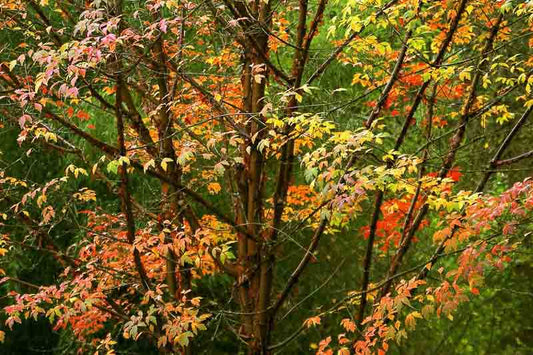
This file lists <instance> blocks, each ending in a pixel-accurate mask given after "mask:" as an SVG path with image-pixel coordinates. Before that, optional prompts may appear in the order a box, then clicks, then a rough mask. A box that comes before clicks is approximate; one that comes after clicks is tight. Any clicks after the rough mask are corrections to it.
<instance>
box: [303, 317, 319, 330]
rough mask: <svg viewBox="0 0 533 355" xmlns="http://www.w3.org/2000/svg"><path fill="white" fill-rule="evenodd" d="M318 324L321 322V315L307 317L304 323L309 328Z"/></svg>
mask: <svg viewBox="0 0 533 355" xmlns="http://www.w3.org/2000/svg"><path fill="white" fill-rule="evenodd" d="M318 324H320V317H319V316H315V317H311V318H307V319H306V320H305V321H304V325H305V326H306V327H307V328H311V327H312V326H315V325H318Z"/></svg>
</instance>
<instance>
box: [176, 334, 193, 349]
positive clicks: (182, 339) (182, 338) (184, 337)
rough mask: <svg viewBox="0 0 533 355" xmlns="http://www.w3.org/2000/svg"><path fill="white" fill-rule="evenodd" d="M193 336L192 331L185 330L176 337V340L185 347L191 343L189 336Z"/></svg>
mask: <svg viewBox="0 0 533 355" xmlns="http://www.w3.org/2000/svg"><path fill="white" fill-rule="evenodd" d="M192 336H193V333H191V332H184V333H181V334H180V335H178V336H177V337H175V338H174V342H175V343H178V344H180V345H181V346H183V347H186V346H187V345H189V338H191V337H192Z"/></svg>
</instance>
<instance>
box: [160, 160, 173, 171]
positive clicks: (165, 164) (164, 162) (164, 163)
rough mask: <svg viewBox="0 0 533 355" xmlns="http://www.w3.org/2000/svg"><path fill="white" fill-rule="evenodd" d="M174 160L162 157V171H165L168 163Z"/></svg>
mask: <svg viewBox="0 0 533 355" xmlns="http://www.w3.org/2000/svg"><path fill="white" fill-rule="evenodd" d="M172 162H174V160H172V159H171V158H164V159H163V160H162V161H161V168H162V169H163V170H164V171H167V169H168V163H172Z"/></svg>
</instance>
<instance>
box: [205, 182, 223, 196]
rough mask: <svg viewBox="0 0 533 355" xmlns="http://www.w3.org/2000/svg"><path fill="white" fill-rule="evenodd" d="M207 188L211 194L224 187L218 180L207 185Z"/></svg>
mask: <svg viewBox="0 0 533 355" xmlns="http://www.w3.org/2000/svg"><path fill="white" fill-rule="evenodd" d="M207 190H208V191H209V193H210V194H211V195H216V194H218V193H219V192H220V190H222V187H221V186H220V184H219V183H218V182H212V183H210V184H209V185H207Z"/></svg>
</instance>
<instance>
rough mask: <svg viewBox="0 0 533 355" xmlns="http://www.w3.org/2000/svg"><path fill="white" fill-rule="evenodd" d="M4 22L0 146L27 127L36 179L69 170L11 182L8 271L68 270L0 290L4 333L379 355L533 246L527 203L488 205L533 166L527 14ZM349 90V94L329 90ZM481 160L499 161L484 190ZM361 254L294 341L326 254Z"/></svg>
mask: <svg viewBox="0 0 533 355" xmlns="http://www.w3.org/2000/svg"><path fill="white" fill-rule="evenodd" d="M1 9H2V15H1V16H2V17H1V25H0V29H1V31H2V37H3V39H4V40H5V41H4V42H5V43H6V45H5V48H4V49H3V51H2V52H1V54H0V55H1V71H0V79H1V81H0V85H1V86H0V90H1V91H2V95H3V96H2V97H1V100H2V102H3V105H2V109H1V110H2V117H3V124H2V129H3V130H12V129H13V127H18V130H19V133H18V138H17V142H18V144H19V146H20V147H21V148H20V149H22V150H24V153H25V155H26V156H25V157H24V158H22V159H28V160H39V159H42V156H43V154H44V153H43V152H46V154H56V155H59V156H61V157H63V158H64V159H66V160H67V161H68V163H69V164H68V165H66V167H65V170H64V172H63V171H61V172H60V173H57V174H55V175H54V176H50V177H47V178H46V179H43V180H42V181H32V180H31V179H30V178H28V177H27V175H25V174H24V173H23V172H19V174H18V175H16V174H13V172H14V171H13V169H11V166H12V163H13V164H14V163H16V162H17V160H16V159H15V158H13V159H12V160H10V161H7V164H5V167H3V168H2V170H1V171H0V194H1V198H2V206H3V208H4V211H3V212H2V215H1V216H2V217H3V219H4V223H3V224H2V225H1V226H0V228H2V229H1V231H2V234H1V235H2V240H1V243H2V249H0V251H1V253H2V254H4V255H3V258H4V259H5V260H10V256H12V258H20V257H22V256H23V253H22V254H21V252H20V251H21V250H31V251H32V252H33V251H37V252H38V253H42V254H47V255H51V256H53V258H54V259H55V262H56V263H57V265H58V267H59V268H60V269H61V271H60V272H58V274H57V277H56V278H55V281H56V282H52V283H50V284H42V285H41V284H33V283H30V282H27V281H26V280H21V279H19V278H17V277H16V276H13V275H12V270H9V266H8V267H6V270H5V271H4V273H5V274H6V276H5V278H4V279H3V282H4V283H6V284H7V285H8V286H6V287H9V288H10V289H11V292H10V294H9V295H10V297H11V298H12V300H13V302H12V303H11V304H10V305H8V306H7V307H5V313H6V317H7V319H6V325H7V326H8V328H12V327H13V325H14V324H16V323H20V322H21V321H22V318H31V317H33V318H35V319H38V318H40V317H46V318H48V319H49V321H50V322H51V323H52V324H53V325H54V327H55V329H56V330H58V329H67V328H69V329H70V331H71V332H72V333H73V335H74V336H75V338H76V341H77V342H78V346H79V348H80V349H82V350H89V349H90V350H91V351H97V352H107V353H113V348H114V347H115V346H117V342H118V341H121V342H122V341H124V340H125V339H129V340H131V341H138V342H142V343H143V344H147V345H146V346H151V347H153V349H159V351H162V352H171V353H191V352H192V351H193V350H192V349H193V348H196V349H202V344H201V343H200V341H198V342H197V341H196V339H201V337H202V333H203V332H205V331H206V330H207V331H211V332H212V334H213V338H216V337H217V335H219V334H221V333H222V332H224V333H225V334H229V335H228V336H230V335H231V337H232V342H233V343H234V346H235V347H236V348H237V347H238V346H239V345H238V344H240V343H242V344H244V347H245V348H246V351H247V352H249V353H254V354H259V353H264V354H268V353H272V352H274V351H279V350H282V349H283V348H284V347H285V346H287V345H288V344H290V343H291V342H292V341H293V340H294V339H296V338H297V337H298V336H299V335H300V334H301V333H302V332H305V331H306V330H307V329H308V328H311V327H320V326H321V323H322V319H325V318H326V319H330V320H334V321H335V322H337V323H336V324H338V327H337V328H338V329H337V333H336V334H334V333H331V334H327V336H326V337H325V338H324V339H323V340H322V341H320V343H319V344H318V345H317V346H316V348H317V349H316V350H317V352H318V353H332V352H333V350H336V351H339V353H341V354H347V353H349V352H350V351H351V350H354V351H355V352H357V353H370V352H386V351H387V350H388V348H389V343H391V342H393V341H395V342H398V343H399V342H401V340H402V338H406V337H407V330H410V329H411V328H414V327H415V325H416V323H417V320H418V319H421V318H426V319H430V318H431V317H432V313H434V312H435V313H436V314H437V315H438V316H441V315H444V316H446V317H449V318H452V317H453V316H452V313H453V311H454V310H455V309H456V308H457V307H458V305H459V304H460V303H461V302H465V301H467V300H468V299H469V294H472V295H474V296H475V295H477V294H479V293H480V292H481V289H482V287H483V275H484V274H485V273H486V272H487V270H491V269H495V270H498V269H501V268H503V267H504V266H505V264H506V263H508V262H509V261H511V260H512V257H513V255H514V254H513V253H515V252H516V251H518V250H519V249H520V245H521V241H522V240H523V239H524V238H527V236H528V234H527V233H526V232H525V230H527V229H528V228H529V229H530V228H531V223H530V218H531V210H532V209H533V191H532V188H533V186H532V181H531V180H529V179H526V180H524V181H521V182H520V181H517V180H516V179H515V178H513V176H512V175H510V174H509V175H508V178H509V179H510V181H511V182H512V183H513V184H512V186H511V187H509V188H508V189H506V191H496V190H495V189H492V190H490V191H489V192H486V193H484V191H485V189H486V188H487V187H488V186H490V179H491V177H493V175H495V173H496V172H499V171H501V174H502V176H505V174H506V172H504V171H503V170H501V168H502V167H508V166H511V165H512V164H520V163H521V162H523V161H526V159H528V158H530V157H531V156H532V155H533V154H532V153H531V152H527V151H526V152H524V151H521V152H518V153H517V154H516V155H514V156H513V155H510V154H509V153H508V151H509V150H511V149H513V150H516V149H517V148H519V145H517V144H513V142H514V141H515V139H517V137H518V136H519V133H520V131H521V129H523V127H525V126H526V123H527V120H528V119H529V117H530V114H531V110H532V106H533V100H532V98H531V95H530V92H531V84H532V83H533V77H531V75H530V74H531V67H532V66H533V62H532V60H531V57H530V56H529V47H528V46H527V45H525V41H527V39H528V38H529V37H530V35H531V33H532V32H531V19H532V18H533V17H532V15H533V7H532V6H531V4H530V3H529V2H525V3H524V2H518V1H497V2H494V1H489V0H476V1H468V0H447V1H439V2H433V1H422V0H416V1H415V0H390V1H388V2H385V1H381V0H364V1H356V2H352V1H348V2H337V3H330V2H328V1H327V0H319V1H317V2H315V3H311V2H308V1H307V0H299V1H226V0H223V1H214V0H207V1H198V2H196V1H190V2H185V1H173V0H170V1H162V0H151V1H146V2H141V1H122V0H103V1H71V0H57V1H53V0H52V1H48V0H41V1H37V0H29V1H18V0H3V1H2V2H1ZM325 18H327V21H326V20H325ZM341 64H342V65H344V66H345V67H347V68H349V70H346V69H341ZM334 69H335V70H343V72H345V73H348V74H349V76H350V78H351V79H352V80H351V85H344V83H343V80H339V82H335V83H328V82H327V81H326V80H323V78H324V75H326V73H327V72H328V70H329V71H331V70H334ZM344 81H345V80H344ZM332 98H333V102H332ZM343 117H344V119H343ZM353 117H357V118H353ZM346 118H350V120H349V121H346ZM502 132H503V133H502ZM480 143H482V144H480ZM472 146H474V147H478V148H479V149H471V150H470V151H469V154H472V155H473V157H472V158H471V159H478V160H481V159H484V158H485V156H487V155H490V157H489V158H488V159H487V160H488V161H487V162H486V163H484V164H485V165H484V167H483V168H482V169H480V170H481V171H480V172H479V173H477V174H473V172H472V171H470V170H471V169H469V163H468V159H470V158H468V157H465V156H462V155H461V153H462V152H464V151H465V150H466V149H470V148H471V147H472ZM483 150H485V151H486V152H483ZM480 151H481V152H480ZM459 158H460V159H459ZM465 158H466V159H465ZM507 174H508V172H507ZM468 179H470V181H469V180H468ZM473 179H476V181H477V183H476V184H475V185H473V184H472V180H473ZM465 180H466V181H465ZM101 196H105V197H104V198H102V197H101ZM21 226H22V227H24V228H25V231H21V230H20V229H21ZM61 228H67V229H69V230H74V233H73V234H74V235H73V236H72V237H71V238H68V239H66V238H64V237H61V236H60V235H59V234H58V232H57V231H58V230H60V229H61ZM348 235H350V236H352V238H351V240H350V242H349V243H347V245H350V248H352V250H354V251H356V253H355V255H354V258H352V259H349V260H345V261H344V263H347V264H348V263H349V264H353V265H354V267H355V268H356V269H357V271H358V272H359V274H358V275H354V276H353V278H352V279H353V283H352V284H351V286H350V289H351V290H354V291H350V292H348V293H345V294H344V295H343V296H342V297H340V299H339V298H337V299H336V301H334V302H331V300H328V301H324V302H323V307H322V309H321V310H320V311H317V312H316V313H314V314H307V316H304V317H303V318H300V320H299V324H300V325H299V326H298V327H296V329H293V330H292V334H289V333H287V330H286V328H283V329H284V330H283V331H280V330H279V329H280V328H281V327H283V320H284V319H285V318H286V317H287V315H288V314H289V313H291V312H292V311H293V310H294V309H297V308H298V307H299V305H300V304H301V303H302V302H304V301H305V300H306V299H307V297H312V296H313V294H312V293H311V294H309V295H303V296H302V295H299V294H298V292H297V289H298V287H299V286H300V285H301V284H302V283H304V282H305V281H304V279H305V278H306V276H308V274H309V272H307V270H308V269H309V268H310V265H311V264H313V263H319V264H322V263H326V264H328V263H336V262H338V260H327V258H322V257H321V253H320V249H321V248H328V247H332V245H333V244H334V243H335V242H336V240H337V239H339V238H346V237H347V236H348ZM443 259H445V260H446V262H445V264H443V265H439V264H440V263H441V261H442V260H443ZM11 260H13V259H11ZM335 265H336V264H335ZM339 267H340V266H339ZM287 270H289V271H288V272H287ZM430 273H431V274H433V277H432V278H431V279H429V278H428V276H429V275H430ZM332 277H335V275H333V276H332ZM359 278H360V280H359ZM229 279H231V280H232V281H231V282H229V281H225V282H223V284H224V288H223V290H216V291H215V292H213V291H212V290H210V291H209V290H206V288H207V289H209V282H210V280H211V281H213V280H229ZM330 279H331V278H328V279H327V280H326V281H325V282H326V283H323V280H322V281H321V282H320V283H316V284H313V285H312V286H311V287H315V288H319V289H320V288H322V287H324V286H325V285H326V284H327V283H328V282H329V281H328V280H330ZM206 285H207V286H206ZM217 292H221V293H222V294H223V295H224V296H221V295H220V294H218V295H217V294H216V293H217ZM224 298H226V299H230V301H229V303H228V304H221V301H223V299H224ZM331 298H332V299H333V298H334V297H333V296H332V297H331ZM282 312H285V315H282ZM305 313H306V312H305V310H303V311H302V310H299V313H298V316H300V317H301V316H303V315H305ZM346 314H349V316H344V315H346ZM219 327H223V328H224V330H223V331H221V333H219V331H218V328H219ZM208 328H209V330H208ZM1 334H2V337H3V336H4V333H1ZM334 335H337V341H332V336H334ZM6 336H7V337H9V334H8V335H6ZM333 338H334V337H333ZM350 349H351V350H350Z"/></svg>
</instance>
